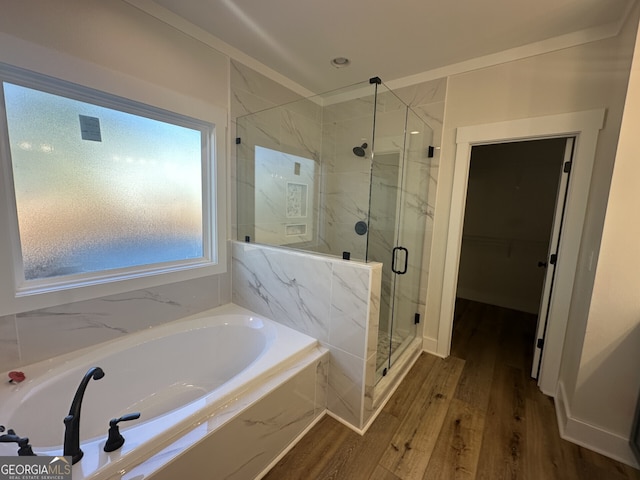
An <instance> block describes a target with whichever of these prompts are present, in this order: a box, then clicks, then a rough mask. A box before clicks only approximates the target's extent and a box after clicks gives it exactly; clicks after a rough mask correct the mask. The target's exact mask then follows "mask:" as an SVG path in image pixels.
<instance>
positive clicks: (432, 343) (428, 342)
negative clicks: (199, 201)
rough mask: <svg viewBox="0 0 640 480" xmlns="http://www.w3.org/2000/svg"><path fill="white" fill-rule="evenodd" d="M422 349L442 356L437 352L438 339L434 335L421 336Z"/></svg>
mask: <svg viewBox="0 0 640 480" xmlns="http://www.w3.org/2000/svg"><path fill="white" fill-rule="evenodd" d="M422 351H424V352H427V353H430V354H431V355H435V356H437V357H440V358H444V357H443V356H442V355H440V354H439V353H438V339H437V338H434V337H422Z"/></svg>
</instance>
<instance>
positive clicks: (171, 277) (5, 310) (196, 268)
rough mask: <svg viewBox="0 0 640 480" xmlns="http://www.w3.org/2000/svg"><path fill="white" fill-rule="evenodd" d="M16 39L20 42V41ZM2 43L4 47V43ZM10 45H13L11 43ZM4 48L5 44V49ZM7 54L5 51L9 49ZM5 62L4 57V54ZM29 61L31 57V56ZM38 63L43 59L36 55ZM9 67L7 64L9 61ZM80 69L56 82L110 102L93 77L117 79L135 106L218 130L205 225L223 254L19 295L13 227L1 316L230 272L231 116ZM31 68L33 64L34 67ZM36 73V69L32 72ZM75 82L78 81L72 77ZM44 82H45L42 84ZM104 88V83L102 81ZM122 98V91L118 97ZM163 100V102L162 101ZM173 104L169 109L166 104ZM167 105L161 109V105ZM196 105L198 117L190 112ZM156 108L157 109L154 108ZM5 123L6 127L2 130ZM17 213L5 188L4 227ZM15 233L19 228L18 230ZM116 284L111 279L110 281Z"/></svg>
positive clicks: (0, 208) (2, 232)
mask: <svg viewBox="0 0 640 480" xmlns="http://www.w3.org/2000/svg"><path fill="white" fill-rule="evenodd" d="M5 38H7V39H8V40H10V41H11V42H12V43H17V44H18V45H24V46H25V49H23V50H22V51H23V52H26V51H29V52H31V51H33V53H34V54H36V53H37V54H40V53H42V52H46V51H48V52H50V54H49V58H53V59H56V58H61V59H64V58H66V57H65V56H64V54H58V53H57V52H52V51H50V50H48V49H44V48H40V47H33V50H31V49H32V45H31V44H28V43H25V42H22V41H21V40H19V39H15V38H14V37H7V36H5V35H4V34H2V33H0V39H5ZM14 40H15V42H14ZM0 43H2V42H0ZM8 44H9V45H10V44H11V43H8ZM3 46H4V44H3ZM3 52H4V50H3ZM0 57H2V55H0ZM25 57H26V55H25ZM34 58H37V55H34ZM3 60H5V58H4V57H2V58H0V61H3ZM3 63H4V62H3ZM53 63H54V65H58V64H62V63H64V62H53ZM71 65H73V66H74V67H75V68H69V70H70V71H71V72H72V74H71V75H61V76H58V75H57V74H58V73H59V72H57V71H56V72H55V76H54V77H53V78H50V79H49V81H52V82H58V81H60V82H61V83H62V82H65V81H66V82H72V83H75V84H77V85H78V86H84V87H86V89H87V91H88V90H93V89H95V90H98V91H100V92H102V93H104V95H105V98H108V97H109V96H113V95H118V94H117V93H116V94H112V93H107V92H109V90H110V89H105V88H102V87H103V85H98V86H97V87H96V86H94V85H92V84H93V83H94V82H93V81H89V80H91V79H93V78H100V79H105V78H106V79H111V80H112V84H113V85H115V86H116V87H118V88H116V90H120V89H123V90H126V91H127V92H131V93H130V94H126V97H125V96H123V95H119V96H121V97H123V98H127V99H133V100H132V102H136V103H141V104H146V105H148V106H150V107H151V108H152V109H155V110H158V111H159V109H163V110H166V111H168V112H175V113H177V114H178V115H183V116H186V117H193V118H195V119H199V120H202V121H204V122H206V123H210V124H212V125H213V126H214V128H213V131H212V136H211V138H210V147H211V152H210V153H211V155H212V156H213V155H214V156H213V161H214V162H215V163H214V164H213V165H212V167H215V168H211V169H207V171H206V172H203V174H206V175H207V176H208V177H209V178H210V180H209V182H210V185H212V186H214V188H215V189H216V199H215V200H216V204H215V210H210V211H209V217H210V222H215V223H216V225H208V226H205V227H206V228H209V229H210V230H211V234H212V235H215V236H216V239H215V247H216V248H217V251H215V252H214V251H211V252H209V253H210V256H211V257H212V258H213V259H215V260H216V262H217V263H215V264H214V263H211V262H200V263H197V262H194V263H193V264H188V265H187V264H185V265H183V266H181V267H180V268H173V269H171V268H169V267H167V268H166V269H164V270H163V269H158V270H157V271H148V272H143V271H142V269H141V271H140V272H139V273H140V274H138V275H136V274H134V275H127V276H124V275H123V276H122V277H117V278H114V279H113V281H109V282H106V283H105V282H103V281H102V280H104V279H99V280H98V281H96V282H93V283H91V282H85V283H83V284H82V285H80V286H75V285H74V286H73V288H61V289H57V290H54V291H44V292H43V293H38V294H37V295H23V296H20V295H17V294H16V292H15V288H16V286H15V283H16V282H15V278H14V275H13V272H15V271H17V264H16V261H17V260H16V259H17V256H16V255H15V254H14V253H13V250H14V249H13V248H10V247H9V246H11V245H15V244H16V232H14V231H12V229H11V228H0V245H3V247H4V248H0V267H2V268H0V273H1V274H0V316H1V315H9V314H15V313H20V312H24V311H30V310H37V309H41V308H46V307H51V306H57V305H63V304H67V303H72V302H78V301H83V300H88V299H92V298H99V297H104V296H108V295H115V294H119V293H124V292H128V291H133V290H140V289H143V288H150V287H155V286H159V285H166V284H169V283H176V282H180V281H185V280H191V279H195V278H201V277H205V276H210V275H215V274H221V273H225V272H226V271H227V242H226V238H227V223H228V215H227V211H226V191H227V190H226V187H227V184H226V177H227V174H226V171H227V169H226V163H227V160H226V158H227V156H226V127H227V124H226V122H227V114H226V112H225V111H224V110H223V109H221V108H218V107H216V106H214V105H209V104H205V103H203V102H197V103H196V102H195V101H194V100H193V99H189V98H187V97H184V96H181V95H175V94H172V93H170V92H166V90H164V89H161V88H156V87H155V86H152V85H149V84H148V83H146V82H144V81H141V80H137V79H133V78H132V77H127V76H121V75H118V74H115V73H113V72H112V71H110V70H107V69H104V68H102V67H99V66H97V65H95V64H91V63H88V62H83V61H80V60H77V59H76V60H75V61H74V62H72V63H71ZM29 66H30V65H29ZM3 68H6V69H11V70H15V71H16V72H18V71H20V70H21V69H22V68H25V66H24V65H20V66H13V65H10V64H6V65H3ZM29 70H31V69H29ZM38 73H40V74H42V75H51V73H52V72H48V71H47V72H42V71H39V72H38V71H37V69H36V70H33V71H32V72H30V73H29V74H33V75H34V78H36V77H37V78H40V79H41V80H42V81H47V80H46V78H45V77H40V76H39V75H37V74H38ZM69 77H73V78H69ZM39 81H40V80H39ZM97 83H100V82H97ZM118 93H121V92H118ZM150 97H153V99H154V100H158V101H149V98H150ZM160 100H161V101H160ZM167 100H168V105H164V103H165V101H167ZM174 100H181V101H179V102H178V103H175V105H176V106H178V107H179V108H176V109H174V108H173V106H174V103H173V102H174ZM160 105H161V106H160ZM192 106H194V108H193V112H195V114H193V113H192V109H191V108H190V107H192ZM154 107H155V108H154ZM2 112H3V108H2V109H0V114H3V113H2ZM2 124H3V121H2V122H0V127H1V126H2ZM7 147H8V145H5V143H4V142H0V153H2V151H4V152H5V155H7V152H8V150H7ZM2 171H3V173H4V174H5V177H7V178H6V179H9V180H10V178H9V174H8V166H7V163H3V167H2ZM12 208H13V209H15V204H14V203H13V202H12V200H11V191H10V190H9V189H7V188H4V189H3V195H1V196H0V225H4V226H8V225H15V224H16V222H15V218H14V217H13V214H12V213H11V209H12ZM13 230H15V228H14V229H13ZM109 280H111V279H109Z"/></svg>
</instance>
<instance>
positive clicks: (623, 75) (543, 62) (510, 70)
mask: <svg viewBox="0 0 640 480" xmlns="http://www.w3.org/2000/svg"><path fill="white" fill-rule="evenodd" d="M636 26H637V15H634V16H632V18H631V20H630V21H629V22H628V25H626V26H625V29H624V31H623V32H622V33H621V35H619V36H618V37H615V38H610V39H607V40H602V41H598V42H593V43H588V44H585V45H581V46H578V47H573V48H567V49H564V50H560V51H556V52H552V53H547V54H542V55H538V56H535V57H530V58H525V59H522V60H517V61H512V62H508V63H505V64H501V65H496V66H493V67H488V68H484V69H480V70H477V71H472V72H467V73H464V74H459V75H454V76H452V77H450V78H449V79H448V86H447V99H446V106H445V116H444V127H443V140H442V151H441V152H440V155H441V160H440V172H439V177H438V192H437V199H436V218H435V224H434V238H433V246H432V250H431V259H432V260H431V272H430V275H431V276H430V281H429V289H428V293H427V324H426V325H425V345H430V344H433V343H434V342H435V339H437V337H438V327H439V323H440V307H441V306H440V298H441V295H442V286H443V272H444V258H445V252H446V249H447V244H448V239H447V229H448V223H449V212H450V208H451V193H452V183H453V171H454V168H453V167H454V165H453V159H454V157H455V150H456V143H455V138H456V137H455V135H456V129H457V128H459V127H462V126H470V125H481V124H486V123H492V122H500V121H507V120H514V119H522V118H528V117H536V116H543V115H552V114H559V113H567V112H577V111H583V110H590V109H596V108H603V107H604V108H606V109H607V119H606V124H605V128H604V129H603V130H602V131H601V132H600V136H599V141H598V148H597V152H596V159H595V166H594V170H593V181H592V185H591V191H590V198H589V204H588V213H587V217H586V223H585V228H584V232H583V233H584V235H583V243H582V247H581V258H580V262H579V265H580V266H579V268H578V273H577V282H576V286H575V287H576V288H575V292H574V301H573V304H574V306H572V315H578V316H580V315H584V314H585V312H584V309H582V311H580V307H581V305H584V304H585V303H586V304H588V300H589V297H590V293H591V291H590V285H591V283H592V279H593V274H592V272H589V271H588V270H587V268H585V265H586V264H587V259H588V256H589V253H590V252H592V251H594V250H597V247H598V245H599V239H600V232H601V229H602V221H603V218H604V209H605V205H606V196H607V193H608V188H609V182H610V178H611V171H612V168H613V158H614V152H615V147H616V142H617V137H618V130H619V123H620V118H621V113H622V107H623V102H624V95H625V90H626V83H627V80H628V73H629V68H630V67H629V66H630V58H631V54H632V48H633V39H634V38H635V37H634V36H635V29H636ZM574 310H575V312H574ZM570 321H571V319H570ZM577 343H578V344H580V345H581V340H580V339H577Z"/></svg>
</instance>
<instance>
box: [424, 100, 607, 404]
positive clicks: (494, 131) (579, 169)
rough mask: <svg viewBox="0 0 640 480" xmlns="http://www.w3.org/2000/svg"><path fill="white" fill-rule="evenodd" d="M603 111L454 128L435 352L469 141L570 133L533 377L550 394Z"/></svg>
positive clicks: (442, 330)
mask: <svg viewBox="0 0 640 480" xmlns="http://www.w3.org/2000/svg"><path fill="white" fill-rule="evenodd" d="M604 114H605V110H604V109H597V110H588V111H583V112H574V113H564V114H558V115H549V116H544V117H534V118H525V119H520V120H513V121H507V122H498V123H491V124H484V125H475V126H469V127H460V128H458V130H457V136H456V143H457V148H456V158H455V167H454V173H453V189H452V194H451V211H450V214H449V229H448V235H447V239H448V240H447V251H446V253H445V260H444V277H443V287H442V297H441V315H440V326H439V329H438V350H437V353H438V354H439V355H441V356H448V355H449V353H450V351H451V336H452V333H453V315H454V307H455V300H456V290H457V284H458V268H459V265H460V248H461V246H462V228H463V222H464V210H465V203H466V198H467V185H468V181H469V164H470V162H471V148H472V147H473V146H474V145H486V144H492V143H505V142H514V141H523V140H535V139H541V138H553V137H569V136H574V137H576V146H575V152H574V159H573V165H572V171H571V178H570V179H569V187H568V188H569V193H568V197H567V207H566V211H565V218H564V223H563V235H562V238H561V240H560V248H559V250H558V263H557V264H556V280H555V281H556V284H555V287H554V292H553V294H552V297H551V299H550V307H549V322H548V325H547V338H546V339H545V348H544V351H543V354H542V365H541V368H540V376H539V378H538V385H539V387H540V390H542V392H543V393H545V394H547V395H551V396H554V395H555V393H556V385H557V383H558V377H559V374H560V361H561V359H562V348H563V345H564V336H565V330H566V326H567V319H568V316H569V306H570V304H571V296H572V292H573V281H574V278H575V272H576V267H577V264H578V254H579V251H580V241H581V238H582V227H583V224H584V218H585V213H586V210H587V200H588V197H589V186H590V183H591V172H592V169H593V162H594V159H595V152H596V143H597V140H598V132H599V130H600V129H602V127H603V124H604Z"/></svg>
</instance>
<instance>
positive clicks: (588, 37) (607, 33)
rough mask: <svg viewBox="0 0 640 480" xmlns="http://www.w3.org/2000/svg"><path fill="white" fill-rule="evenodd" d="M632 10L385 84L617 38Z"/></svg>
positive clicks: (415, 81)
mask: <svg viewBox="0 0 640 480" xmlns="http://www.w3.org/2000/svg"><path fill="white" fill-rule="evenodd" d="M631 7H633V3H631V2H630V3H629V5H628V7H627V12H626V13H625V15H624V16H622V18H621V20H620V21H618V22H612V23H609V24H607V25H601V26H598V27H593V28H589V29H585V30H579V31H577V32H572V33H568V34H566V35H560V36H558V37H553V38H548V39H546V40H542V41H540V42H534V43H530V44H528V45H523V46H521V47H516V48H510V49H508V50H503V51H502V52H497V53H492V54H490V55H484V56H482V57H477V58H472V59H471V60H465V61H463V62H458V63H453V64H451V65H445V66H443V67H439V68H434V69H432V70H428V71H426V72H422V73H417V74H415V75H409V76H407V77H403V78H398V79H395V80H389V81H387V82H385V83H386V84H387V86H388V87H389V88H391V89H392V90H397V89H399V88H403V87H408V86H411V85H416V84H418V83H423V82H428V81H431V80H437V79H439V78H443V77H448V76H451V75H458V74H461V73H466V72H470V71H473V70H479V69H481V68H487V67H492V66H494V65H500V64H503V63H509V62H514V61H516V60H520V59H523V58H528V57H534V56H536V55H542V54H545V53H550V52H555V51H558V50H563V49H565V48H571V47H576V46H579V45H583V44H585V43H591V42H597V41H599V40H605V39H607V38H612V37H615V36H616V35H618V34H619V33H620V31H621V29H622V27H623V25H624V22H625V20H626V19H627V16H628V14H629V11H630V10H631Z"/></svg>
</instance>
